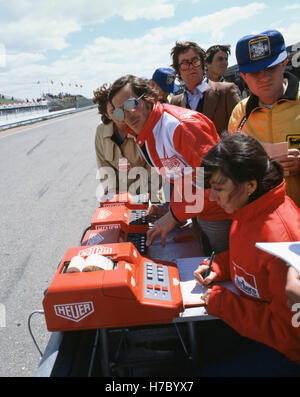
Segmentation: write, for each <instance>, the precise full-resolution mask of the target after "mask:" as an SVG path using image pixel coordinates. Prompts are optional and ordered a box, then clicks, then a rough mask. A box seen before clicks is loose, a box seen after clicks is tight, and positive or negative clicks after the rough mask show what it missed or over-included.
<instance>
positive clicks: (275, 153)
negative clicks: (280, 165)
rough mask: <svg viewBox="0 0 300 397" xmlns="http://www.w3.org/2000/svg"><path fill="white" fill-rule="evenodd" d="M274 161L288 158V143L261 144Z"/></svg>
mask: <svg viewBox="0 0 300 397" xmlns="http://www.w3.org/2000/svg"><path fill="white" fill-rule="evenodd" d="M260 143H261V145H262V146H263V147H264V149H265V151H266V152H267V153H268V155H269V157H271V158H272V159H278V158H280V157H286V156H287V155H288V142H278V143H266V142H260Z"/></svg>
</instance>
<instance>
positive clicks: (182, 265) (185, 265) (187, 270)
mask: <svg viewBox="0 0 300 397" xmlns="http://www.w3.org/2000/svg"><path fill="white" fill-rule="evenodd" d="M206 258H207V257H194V258H180V259H177V260H176V264H177V267H178V272H179V277H180V287H181V293H182V299H183V302H184V304H186V303H190V304H197V303H198V304H199V305H201V304H202V305H203V304H204V302H203V301H202V299H201V295H203V294H204V293H205V292H206V291H207V287H203V286H201V285H200V284H199V283H198V282H197V281H196V280H195V279H194V271H195V270H196V269H197V267H198V266H199V265H200V263H201V262H203V260H204V259H206ZM217 284H219V285H222V286H223V287H225V288H227V289H229V290H231V291H232V292H234V293H235V294H237V295H238V294H239V293H238V291H237V290H236V288H235V286H234V284H233V283H232V282H231V281H225V282H222V283H217Z"/></svg>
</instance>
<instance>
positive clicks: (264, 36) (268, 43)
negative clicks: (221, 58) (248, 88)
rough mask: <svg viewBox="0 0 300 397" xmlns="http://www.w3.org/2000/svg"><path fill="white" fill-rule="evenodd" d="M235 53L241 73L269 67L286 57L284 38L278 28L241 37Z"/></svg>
mask: <svg viewBox="0 0 300 397" xmlns="http://www.w3.org/2000/svg"><path fill="white" fill-rule="evenodd" d="M235 55H236V59H237V63H238V66H239V70H240V72H242V73H254V72H258V71H260V70H263V69H267V68H270V67H272V66H275V65H277V64H278V63H280V62H283V61H284V60H285V59H286V58H287V52H286V47H285V43H284V38H283V36H282V34H281V33H280V32H278V30H266V31H265V32H262V33H260V34H256V35H249V36H244V37H242V38H241V39H240V40H239V41H238V42H237V45H236V49H235Z"/></svg>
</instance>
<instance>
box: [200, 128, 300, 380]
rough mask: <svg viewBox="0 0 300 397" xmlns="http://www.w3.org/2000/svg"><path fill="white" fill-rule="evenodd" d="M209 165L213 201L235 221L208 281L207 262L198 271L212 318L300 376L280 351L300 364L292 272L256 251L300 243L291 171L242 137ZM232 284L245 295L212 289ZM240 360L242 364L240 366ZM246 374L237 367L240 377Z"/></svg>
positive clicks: (223, 145)
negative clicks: (288, 183) (287, 177)
mask: <svg viewBox="0 0 300 397" xmlns="http://www.w3.org/2000/svg"><path fill="white" fill-rule="evenodd" d="M202 166H203V167H204V170H205V171H204V174H205V183H206V187H207V188H209V189H210V199H211V200H212V201H216V202H217V203H218V204H219V206H221V207H222V208H223V209H224V210H225V211H226V212H227V213H228V214H230V215H231V217H232V218H233V223H232V226H231V231H230V241H229V247H230V248H229V250H228V251H225V252H222V253H220V254H217V255H215V257H214V261H213V263H212V265H211V271H210V273H209V275H208V276H207V277H205V273H206V271H207V268H208V266H207V262H205V263H202V264H201V265H200V266H199V267H198V269H197V270H196V271H195V273H194V275H195V279H196V280H197V281H198V282H199V283H200V284H201V285H205V286H207V287H208V290H207V292H206V293H205V294H204V295H203V299H204V301H205V302H206V305H207V312H208V313H209V314H211V315H214V316H217V317H218V318H220V319H221V320H223V321H224V322H225V323H227V324H228V325H229V326H230V327H232V328H233V329H234V330H235V331H237V332H238V333H239V334H240V335H242V336H244V337H247V338H250V339H252V340H255V341H257V342H260V344H259V345H258V344H257V345H255V344H254V345H252V348H253V349H255V348H256V347H258V346H259V350H260V351H261V352H264V353H263V354H262V356H261V357H262V358H263V357H265V355H267V356H268V357H273V358H274V360H275V361H274V362H273V363H269V364H270V367H269V369H271V368H273V370H274V371H276V369H274V365H275V363H277V364H278V365H279V367H277V369H279V368H280V370H282V371H285V368H286V369H287V368H289V369H291V368H292V367H293V368H294V369H295V368H297V370H296V372H297V371H298V370H299V371H298V375H299V374H300V367H299V368H298V367H297V366H294V365H292V364H291V363H290V362H289V361H288V360H286V359H285V358H283V356H281V355H279V354H277V352H276V353H275V352H274V351H273V349H275V350H277V351H278V352H280V353H281V354H282V355H284V356H285V357H287V358H288V359H289V360H291V361H293V362H296V363H297V364H298V365H300V341H299V328H298V329H297V328H296V327H295V326H293V322H292V317H293V315H294V313H293V312H292V311H291V310H290V308H289V307H288V305H287V296H286V290H285V288H286V280H287V272H288V267H287V265H286V264H285V263H284V262H283V261H282V260H281V259H279V258H276V257H275V256H273V255H271V254H268V253H266V252H263V251H261V250H260V249H258V248H257V247H256V246H255V243H256V242H284V241H298V240H299V229H300V212H299V209H298V207H297V206H296V205H295V204H294V202H293V201H292V200H291V199H290V198H289V197H288V196H287V195H286V190H285V181H284V179H283V169H282V167H281V165H280V164H279V163H277V162H276V161H275V160H270V159H269V158H268V155H267V153H266V152H265V150H264V149H263V147H262V146H261V144H260V143H259V142H258V141H256V140H255V139H254V138H251V137H250V136H247V135H242V134H240V135H235V136H230V137H225V138H224V139H223V140H222V141H220V142H219V143H218V144H217V145H216V146H215V147H214V148H212V149H211V150H210V151H209V152H208V153H207V154H206V156H205V157H204V159H203V161H202ZM230 279H231V280H232V282H233V283H234V285H235V287H236V289H237V291H238V294H239V295H237V294H235V293H233V292H232V291H229V290H228V289H226V288H224V287H222V286H220V285H213V284H212V283H214V282H216V281H225V280H230ZM261 344H263V345H261ZM264 345H267V346H269V347H270V348H271V349H269V348H264ZM247 354H248V353H247ZM252 355H255V350H253V353H250V356H252ZM259 357H260V356H259V355H258V356H257V357H256V358H257V368H256V369H255V368H254V369H252V370H253V371H254V372H255V371H256V374H257V375H259V368H260V369H262V364H261V363H260V362H259V360H260V358H259ZM245 358H247V355H245ZM248 358H249V360H250V357H248ZM276 360H277V361H276ZM245 361H246V360H245ZM238 362H239V361H238V359H236V364H237V367H238ZM277 364H276V365H277ZM246 367H247V368H248V366H246ZM243 369H245V368H240V369H239V368H237V371H238V373H240V372H241V371H243ZM252 370H251V369H250V373H251V371H252ZM266 370H267V369H266ZM269 372H270V371H269ZM271 373H272V371H271ZM275 373H276V372H274V374H275ZM244 374H245V373H244ZM262 374H263V373H262ZM288 374H289V372H288V373H286V375H288ZM245 375H246V376H247V374H245ZM259 376H263V375H259Z"/></svg>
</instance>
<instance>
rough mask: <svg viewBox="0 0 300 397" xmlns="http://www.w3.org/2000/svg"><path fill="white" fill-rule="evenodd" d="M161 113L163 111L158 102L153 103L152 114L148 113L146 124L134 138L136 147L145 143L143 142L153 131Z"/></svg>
mask: <svg viewBox="0 0 300 397" xmlns="http://www.w3.org/2000/svg"><path fill="white" fill-rule="evenodd" d="M163 111H164V108H163V105H162V104H161V103H160V102H155V103H154V105H153V109H152V112H151V113H150V115H149V117H148V119H147V121H146V123H145V124H144V127H143V128H142V131H141V132H140V133H139V134H138V135H137V136H136V143H137V145H139V146H143V144H144V143H145V141H146V139H147V137H148V135H149V132H150V131H151V130H152V129H153V127H154V126H155V124H156V123H157V122H158V120H159V119H160V117H161V115H162V113H163Z"/></svg>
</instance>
